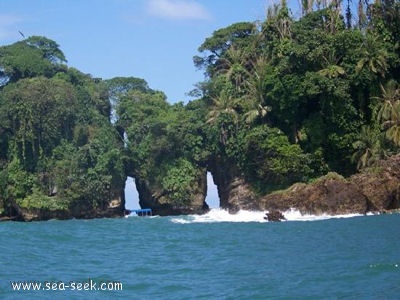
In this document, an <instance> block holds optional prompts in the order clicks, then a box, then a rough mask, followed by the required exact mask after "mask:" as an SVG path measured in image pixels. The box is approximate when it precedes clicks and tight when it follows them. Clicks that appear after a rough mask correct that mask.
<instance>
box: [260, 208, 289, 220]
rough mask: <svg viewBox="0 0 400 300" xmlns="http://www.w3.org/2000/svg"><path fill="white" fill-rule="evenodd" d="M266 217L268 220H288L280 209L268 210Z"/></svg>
mask: <svg viewBox="0 0 400 300" xmlns="http://www.w3.org/2000/svg"><path fill="white" fill-rule="evenodd" d="M264 219H266V220H267V221H268V222H280V221H282V220H286V218H285V216H284V215H283V214H282V213H281V212H280V211H279V210H271V211H270V212H267V213H266V215H265V217H264Z"/></svg>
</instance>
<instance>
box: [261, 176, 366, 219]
mask: <svg viewBox="0 0 400 300" xmlns="http://www.w3.org/2000/svg"><path fill="white" fill-rule="evenodd" d="M260 208H261V209H265V210H281V211H285V210H288V209H290V208H295V209H298V210H299V211H300V212H301V213H304V214H316V215H319V214H324V213H326V214H332V215H336V214H347V213H365V212H366V211H367V209H368V205H367V198H366V197H365V196H364V195H363V194H362V192H361V190H360V189H359V188H358V186H357V185H356V184H354V183H352V182H349V181H348V180H346V179H345V178H343V177H341V176H340V175H338V174H336V173H329V174H328V175H326V176H324V177H321V178H319V179H318V180H317V181H315V182H313V183H311V184H295V185H293V186H291V187H290V188H288V189H287V190H284V191H279V192H275V193H272V194H269V195H267V196H265V197H263V198H262V199H260Z"/></svg>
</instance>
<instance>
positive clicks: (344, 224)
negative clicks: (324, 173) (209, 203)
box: [0, 209, 400, 299]
mask: <svg viewBox="0 0 400 300" xmlns="http://www.w3.org/2000/svg"><path fill="white" fill-rule="evenodd" d="M263 216H264V213H257V212H243V211H242V212H239V213H238V214H237V215H229V214H228V213H227V212H225V211H222V210H218V209H214V210H212V211H211V212H210V213H209V214H207V215H204V216H177V217H152V218H142V217H128V218H121V219H96V220H67V221H56V220H53V221H47V222H32V223H17V222H3V223H0V237H1V243H0V268H1V269H0V299H400V214H393V215H371V216H357V215H353V216H340V218H331V217H329V216H322V217H318V218H317V217H313V216H301V215H300V214H299V213H297V212H295V211H290V212H287V213H286V214H285V216H286V217H287V219H288V220H289V221H285V222H280V223H270V222H266V221H265V220H264V219H263ZM18 282H20V283H26V284H28V283H29V282H31V283H40V284H41V286H40V290H36V291H33V290H32V289H31V290H30V291H27V290H25V291H24V290H23V288H22V286H21V285H20V286H19V287H20V290H15V289H16V286H15V284H16V283H18ZM115 282H118V283H121V284H122V290H120V286H117V285H114V283H115ZM103 283H104V284H106V285H105V286H102V287H103V288H105V287H109V288H113V289H114V290H104V291H101V290H94V289H98V288H99V285H100V284H103ZM12 284H14V288H13V285H12ZM79 284H81V285H80V286H79ZM85 284H86V288H87V290H84V289H85ZM79 287H81V289H80V290H79V289H78V288H79ZM56 289H57V290H56ZM90 289H92V290H90Z"/></svg>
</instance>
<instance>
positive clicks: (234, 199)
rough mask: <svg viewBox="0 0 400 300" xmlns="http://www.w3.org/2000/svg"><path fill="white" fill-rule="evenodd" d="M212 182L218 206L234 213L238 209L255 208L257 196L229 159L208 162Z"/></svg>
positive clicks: (256, 206) (256, 207)
mask: <svg viewBox="0 0 400 300" xmlns="http://www.w3.org/2000/svg"><path fill="white" fill-rule="evenodd" d="M210 171H211V174H212V176H213V180H214V183H215V184H216V186H217V188H218V196H219V201H220V207H221V208H224V209H228V210H229V211H230V212H232V213H235V212H237V211H239V210H240V209H246V210H257V209H258V208H259V207H258V204H257V197H256V195H255V193H254V192H253V191H252V189H251V187H250V185H249V184H248V183H247V182H246V181H245V179H244V178H243V176H241V175H240V173H239V171H238V170H237V168H236V167H235V164H233V163H230V162H229V161H222V160H218V161H214V162H213V163H212V164H210Z"/></svg>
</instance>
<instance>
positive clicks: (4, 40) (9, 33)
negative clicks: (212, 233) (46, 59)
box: [0, 0, 298, 208]
mask: <svg viewBox="0 0 400 300" xmlns="http://www.w3.org/2000/svg"><path fill="white" fill-rule="evenodd" d="M273 3H274V2H273V0H0V46H3V45H8V44H12V43H15V42H17V41H20V40H22V39H23V37H22V35H21V33H22V34H23V35H24V36H25V37H29V36H33V35H37V36H45V37H47V38H49V39H52V40H54V41H56V42H57V43H58V44H59V45H60V49H61V50H62V51H63V52H64V54H65V56H66V58H67V60H68V66H70V67H74V68H76V69H78V70H80V71H81V72H83V73H88V74H91V75H92V76H93V77H99V78H102V79H110V78H113V77H117V76H123V77H128V76H133V77H139V78H143V79H145V80H146V81H147V82H148V84H149V86H150V88H152V89H156V90H161V91H163V92H164V93H165V94H166V95H167V99H168V101H169V102H170V103H175V102H178V101H183V102H185V103H186V102H188V101H189V100H190V97H189V96H188V95H187V93H188V92H190V91H191V90H192V89H193V88H194V85H195V84H196V83H198V82H201V81H202V80H203V79H204V75H203V71H202V70H196V68H195V67H194V65H193V60H192V58H193V56H194V55H197V54H199V53H198V52H197V49H198V47H199V46H200V45H201V44H202V43H203V42H204V40H205V39H206V38H207V37H210V36H212V33H213V32H214V31H215V30H217V29H220V28H224V27H226V26H229V25H231V24H233V23H236V22H242V21H250V22H253V21H256V20H264V19H265V12H266V9H267V7H268V6H270V5H272V4H273ZM293 13H294V14H296V13H298V12H293ZM20 32H21V33H20ZM208 184H209V189H208V197H207V203H208V204H209V205H210V206H212V207H217V206H218V205H219V202H218V199H217V198H218V197H217V191H216V187H215V185H214V184H213V182H212V179H211V176H208ZM126 198H127V205H126V206H127V208H139V207H138V203H137V202H138V200H137V198H138V196H137V192H136V188H135V185H134V182H133V181H132V180H129V181H128V182H127V185H126Z"/></svg>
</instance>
